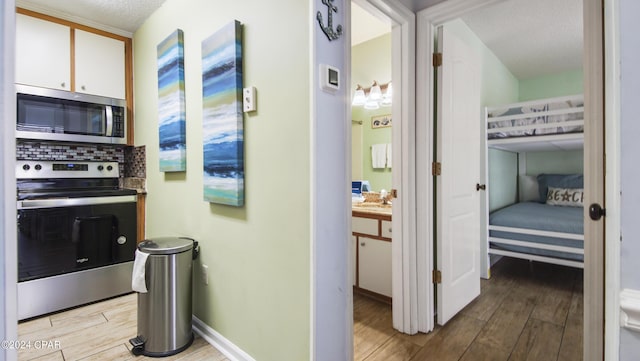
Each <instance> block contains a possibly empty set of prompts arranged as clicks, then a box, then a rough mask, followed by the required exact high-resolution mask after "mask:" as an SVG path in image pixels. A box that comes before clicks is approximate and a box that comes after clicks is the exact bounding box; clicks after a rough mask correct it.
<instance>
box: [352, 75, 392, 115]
mask: <svg viewBox="0 0 640 361" xmlns="http://www.w3.org/2000/svg"><path fill="white" fill-rule="evenodd" d="M392 98H393V88H392V86H391V82H388V83H386V84H378V82H377V81H374V82H373V85H371V87H369V88H363V87H362V86H361V85H360V84H358V85H357V87H356V91H355V93H354V94H353V101H352V102H351V105H352V106H363V105H364V108H365V109H370V110H373V109H378V108H380V106H386V107H388V106H391V101H392Z"/></svg>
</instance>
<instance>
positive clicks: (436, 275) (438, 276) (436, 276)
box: [431, 269, 442, 283]
mask: <svg viewBox="0 0 640 361" xmlns="http://www.w3.org/2000/svg"><path fill="white" fill-rule="evenodd" d="M431 276H432V277H431V278H432V279H433V283H442V273H441V272H440V271H439V270H437V269H434V270H433V272H432V274H431Z"/></svg>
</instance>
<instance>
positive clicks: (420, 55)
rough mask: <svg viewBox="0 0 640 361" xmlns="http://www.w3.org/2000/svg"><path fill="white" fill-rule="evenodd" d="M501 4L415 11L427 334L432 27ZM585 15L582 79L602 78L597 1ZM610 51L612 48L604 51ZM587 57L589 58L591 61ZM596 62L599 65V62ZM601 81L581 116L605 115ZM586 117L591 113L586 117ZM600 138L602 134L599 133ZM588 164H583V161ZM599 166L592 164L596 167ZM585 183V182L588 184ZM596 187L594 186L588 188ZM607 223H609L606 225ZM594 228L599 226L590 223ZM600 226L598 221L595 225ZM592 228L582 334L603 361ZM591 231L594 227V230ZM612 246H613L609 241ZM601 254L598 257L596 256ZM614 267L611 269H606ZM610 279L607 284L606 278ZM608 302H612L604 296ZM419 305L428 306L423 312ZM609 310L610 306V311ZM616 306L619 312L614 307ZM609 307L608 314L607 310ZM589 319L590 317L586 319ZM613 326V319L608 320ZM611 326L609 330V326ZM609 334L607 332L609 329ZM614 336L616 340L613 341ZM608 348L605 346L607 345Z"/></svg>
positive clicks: (600, 282)
mask: <svg viewBox="0 0 640 361" xmlns="http://www.w3.org/2000/svg"><path fill="white" fill-rule="evenodd" d="M500 1H503V0H448V1H445V2H443V3H440V4H438V5H435V6H432V7H430V8H427V9H425V10H422V11H420V12H418V14H417V31H418V33H417V64H420V65H422V66H418V68H417V88H416V92H417V104H418V108H417V116H416V117H417V120H418V122H417V124H416V137H417V139H418V141H417V149H416V150H417V155H416V160H417V164H419V165H421V166H420V167H418V168H417V170H416V175H417V185H418V186H417V190H418V193H417V196H418V200H419V201H418V203H417V206H418V207H417V213H418V220H420V222H418V224H420V225H422V226H421V227H419V228H418V234H417V237H418V238H417V240H418V249H419V250H421V252H423V253H425V251H426V253H427V255H426V257H424V258H422V256H421V257H420V258H419V264H418V269H419V270H421V272H420V273H419V274H418V277H419V279H418V288H419V297H420V302H419V305H420V310H419V315H420V319H419V323H420V331H423V332H429V331H431V330H432V329H433V317H430V316H431V312H432V311H431V310H433V283H432V281H431V277H430V273H431V272H430V271H431V270H432V269H433V258H432V257H431V255H432V250H433V241H434V240H433V215H432V208H431V207H432V204H433V200H434V195H433V179H432V176H431V174H430V171H429V168H430V167H428V164H430V163H431V161H432V159H433V152H432V140H433V128H432V114H433V110H434V103H433V93H432V89H433V85H434V79H433V71H432V67H431V56H432V55H431V54H432V53H433V51H434V42H433V39H434V34H435V32H434V31H435V28H436V26H438V25H441V24H443V23H445V22H447V21H449V20H453V19H455V18H458V17H460V16H461V15H463V14H465V13H467V12H469V11H473V10H475V9H477V8H479V7H482V6H486V5H490V4H493V3H497V2H500ZM584 3H585V5H584V14H585V21H586V22H585V25H584V27H585V54H592V56H585V60H586V62H585V74H592V75H593V74H596V75H597V74H600V75H603V74H602V68H603V64H602V61H601V59H602V54H603V52H604V49H602V44H601V42H600V41H599V38H598V36H600V39H601V37H602V29H601V28H600V26H593V24H592V23H594V22H598V19H602V17H601V16H602V5H601V2H600V0H584ZM612 16H614V15H611V14H607V18H606V20H605V21H608V24H610V25H609V28H607V29H608V30H611V28H612V27H613V24H612V23H611V20H612V19H613V18H612ZM608 50H609V51H610V50H611V49H608ZM586 58H590V59H591V61H589V60H588V59H586ZM599 59H600V60H599ZM607 75H608V79H609V78H611V77H613V76H614V75H615V73H614V74H607ZM601 78H602V77H600V78H599V77H597V76H595V77H593V76H591V77H586V79H585V87H584V89H585V90H584V93H585V99H589V100H590V103H591V104H592V105H591V109H587V110H585V117H587V116H589V117H593V118H594V119H599V118H600V119H601V116H602V114H603V113H602V112H603V105H604V104H603V103H602V102H603V96H602V91H603V89H604V83H603V81H602V80H603V79H601ZM587 113H589V114H588V115H587ZM600 134H602V133H600ZM595 151H600V155H599V157H600V161H602V152H603V150H602V149H594V150H593V151H592V152H591V153H594V152H595ZM587 153H588V152H585V159H587V160H589V161H591V160H592V159H594V158H597V157H598V155H597V154H587ZM585 163H587V162H585ZM598 164H602V163H596V167H597V165H598ZM600 169H602V168H600ZM587 173H588V170H587V172H585V182H588V181H587V178H588V177H587V176H588V174H587ZM587 184H588V183H587ZM591 188H595V187H591ZM594 193H596V194H592V195H591V198H590V199H593V200H598V203H600V204H604V202H603V200H604V199H603V197H604V194H602V193H603V192H602V191H600V190H594ZM607 221H609V220H607ZM589 223H598V222H589ZM599 223H602V222H599ZM592 226H593V225H592V224H587V225H585V239H586V240H588V242H585V244H586V246H585V248H586V250H585V254H591V255H594V256H593V257H585V265H586V267H585V269H589V270H591V271H590V272H585V274H584V277H585V280H584V283H585V291H584V292H585V293H584V294H585V296H586V297H585V299H586V300H589V302H585V312H584V313H585V333H584V357H585V360H589V359H591V358H593V359H601V357H600V356H599V355H602V352H603V346H604V345H603V340H604V334H603V332H602V330H603V327H604V298H603V297H604V296H603V294H604V290H603V288H604V259H603V257H602V256H601V255H602V253H601V252H597V250H598V247H599V246H600V249H603V247H604V246H603V244H602V242H603V240H598V239H597V238H598V237H594V235H595V234H596V233H597V232H598V231H597V230H596V231H594V230H593V229H591V228H592ZM593 227H598V226H597V225H596V226H593ZM611 243H613V242H611ZM610 248H611V247H610V246H609V245H607V253H610V252H611V251H615V250H612V249H610ZM595 255H600V257H598V256H595ZM613 267H615V266H614V265H610V266H609V267H608V270H609V269H610V268H613ZM607 280H609V279H607ZM608 299H610V297H608ZM422 306H426V308H423V307H422ZM610 307H611V306H609V308H610ZM614 307H617V305H615V306H614ZM609 308H608V309H609ZM587 315H588V316H587ZM611 321H612V322H616V321H615V320H611ZM612 327H613V326H612ZM608 329H609V328H608ZM611 336H612V335H611V334H608V335H607V341H611ZM614 337H615V336H614ZM607 343H608V342H607Z"/></svg>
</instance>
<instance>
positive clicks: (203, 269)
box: [200, 264, 209, 285]
mask: <svg viewBox="0 0 640 361" xmlns="http://www.w3.org/2000/svg"><path fill="white" fill-rule="evenodd" d="M200 271H201V272H202V282H204V284H205V285H208V284H209V266H207V265H206V264H203V265H202V267H201V269H200Z"/></svg>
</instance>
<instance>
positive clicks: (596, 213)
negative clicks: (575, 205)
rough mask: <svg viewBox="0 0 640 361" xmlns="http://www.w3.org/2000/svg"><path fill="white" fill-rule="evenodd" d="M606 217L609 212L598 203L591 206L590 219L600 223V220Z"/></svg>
mask: <svg viewBox="0 0 640 361" xmlns="http://www.w3.org/2000/svg"><path fill="white" fill-rule="evenodd" d="M606 215H607V212H606V211H605V209H604V208H602V206H601V205H599V204H598V203H593V204H592V205H590V206H589V217H590V218H591V219H592V220H594V221H598V220H600V218H602V217H603V216H606Z"/></svg>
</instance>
